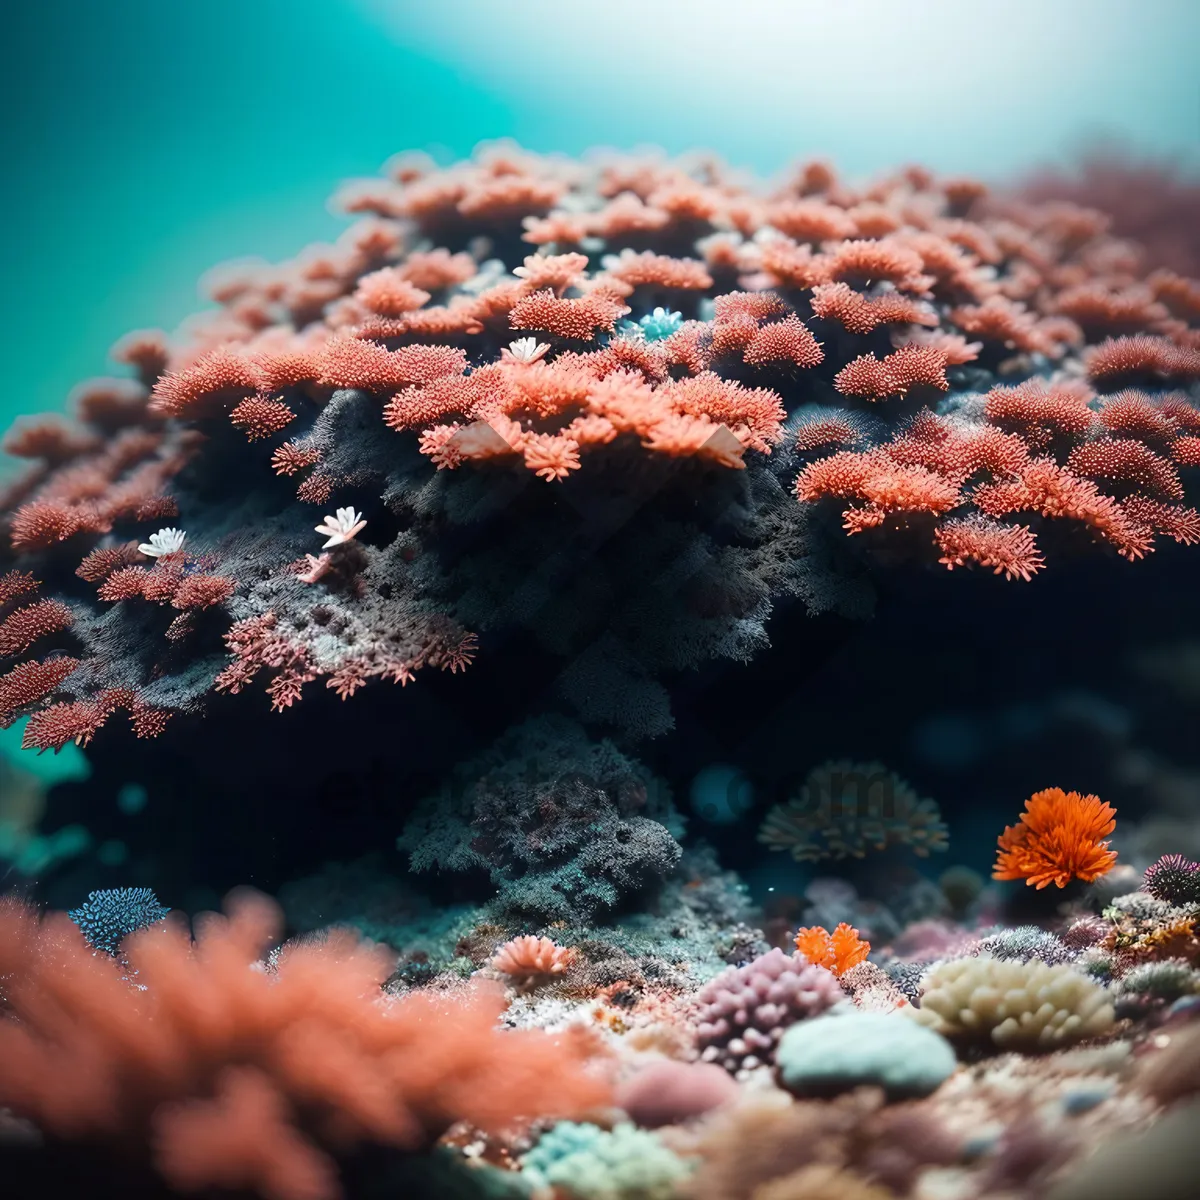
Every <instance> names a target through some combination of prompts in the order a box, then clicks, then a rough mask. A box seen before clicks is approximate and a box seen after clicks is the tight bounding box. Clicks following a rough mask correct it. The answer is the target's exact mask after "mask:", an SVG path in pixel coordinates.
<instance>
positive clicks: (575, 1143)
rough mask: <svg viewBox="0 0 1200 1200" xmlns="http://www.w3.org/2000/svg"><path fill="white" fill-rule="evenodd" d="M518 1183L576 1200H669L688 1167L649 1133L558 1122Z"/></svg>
mask: <svg viewBox="0 0 1200 1200" xmlns="http://www.w3.org/2000/svg"><path fill="white" fill-rule="evenodd" d="M521 1173H522V1177H523V1178H524V1179H525V1180H526V1181H528V1182H529V1183H531V1184H533V1185H534V1187H537V1188H550V1187H557V1188H561V1189H563V1190H564V1191H566V1192H567V1193H568V1194H569V1195H570V1196H572V1197H576V1198H577V1200H669V1197H671V1196H672V1195H674V1192H675V1184H676V1183H678V1182H679V1180H681V1179H684V1178H685V1177H686V1176H687V1175H688V1173H689V1167H688V1164H687V1163H686V1162H685V1161H684V1160H683V1159H681V1158H680V1157H679V1156H678V1155H676V1154H674V1153H673V1152H672V1151H670V1150H668V1149H667V1147H666V1146H664V1145H663V1144H662V1142H660V1141H659V1140H658V1138H657V1137H655V1136H654V1134H652V1133H647V1132H646V1131H645V1130H642V1129H637V1128H636V1127H635V1126H633V1125H628V1124H626V1125H618V1126H616V1128H614V1129H613V1130H612V1131H611V1132H606V1131H605V1130H603V1129H599V1128H597V1127H596V1126H595V1125H586V1124H580V1123H578V1122H575V1121H559V1122H558V1124H557V1125H555V1126H554V1127H553V1128H552V1129H551V1130H549V1132H547V1133H546V1134H544V1135H543V1136H542V1138H541V1139H540V1140H539V1141H538V1144H537V1145H536V1146H534V1148H533V1149H532V1150H530V1151H529V1153H528V1154H526V1155H524V1156H523V1157H522V1159H521Z"/></svg>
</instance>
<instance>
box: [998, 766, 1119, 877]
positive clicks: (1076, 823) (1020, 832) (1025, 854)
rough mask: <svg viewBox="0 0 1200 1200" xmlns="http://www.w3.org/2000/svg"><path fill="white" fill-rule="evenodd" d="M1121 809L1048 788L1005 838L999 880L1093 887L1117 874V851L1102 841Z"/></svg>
mask: <svg viewBox="0 0 1200 1200" xmlns="http://www.w3.org/2000/svg"><path fill="white" fill-rule="evenodd" d="M1116 815H1117V810H1116V809H1115V808H1113V807H1112V806H1111V805H1110V804H1105V803H1104V801H1102V800H1101V799H1100V798H1099V797H1098V796H1081V795H1080V794H1079V793H1078V792H1064V791H1063V790H1062V788H1047V789H1046V790H1045V791H1043V792H1037V793H1035V794H1034V795H1033V796H1031V797H1030V798H1029V799H1028V800H1026V801H1025V811H1024V812H1023V813H1022V814H1021V821H1020V823H1019V824H1017V825H1010V826H1009V827H1008V828H1007V829H1005V831H1004V832H1003V833H1002V834H1001V835H1000V837H999V839H998V842H999V847H1000V853H999V854H998V855H997V856H996V865H995V868H994V869H993V871H992V878H993V879H1024V880H1025V881H1026V882H1027V883H1028V884H1030V885H1031V886H1033V887H1036V888H1044V887H1046V886H1047V884H1051V883H1053V884H1056V885H1057V886H1058V887H1060V888H1061V887H1066V885H1067V882H1068V881H1069V880H1071V879H1083V880H1086V881H1087V882H1088V883H1090V882H1091V881H1092V880H1093V879H1099V878H1100V876H1101V875H1106V874H1107V873H1108V872H1109V871H1110V870H1112V867H1113V864H1114V863H1115V862H1116V861H1117V855H1116V851H1114V850H1110V849H1109V848H1108V843H1107V842H1105V841H1102V840H1101V839H1102V838H1104V837H1106V836H1107V835H1108V834H1110V833H1112V831H1113V830H1114V829H1115V828H1116V825H1117V822H1116Z"/></svg>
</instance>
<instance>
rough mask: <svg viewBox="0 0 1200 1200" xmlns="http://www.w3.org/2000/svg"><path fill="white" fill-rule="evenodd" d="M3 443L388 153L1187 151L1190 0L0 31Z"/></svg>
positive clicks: (477, 14) (210, 13)
mask: <svg viewBox="0 0 1200 1200" xmlns="http://www.w3.org/2000/svg"><path fill="white" fill-rule="evenodd" d="M4 29H5V38H6V41H7V42H8V44H9V47H10V55H9V56H8V57H9V62H8V65H7V67H6V71H5V72H4V74H3V78H2V79H0V88H2V89H3V93H4V112H5V119H4V122H3V129H2V132H0V137H2V138H3V144H4V145H3V155H2V158H0V161H3V163H4V165H5V168H6V171H7V173H8V179H7V182H6V187H5V188H4V191H3V196H4V200H3V205H4V217H3V221H2V222H0V247H2V249H0V258H2V261H3V263H4V277H5V287H4V289H3V297H2V299H0V304H2V305H3V314H2V320H0V329H2V330H3V338H4V345H5V349H4V354H5V361H6V364H7V366H8V370H7V372H6V386H5V387H4V388H3V389H2V390H0V426H2V425H6V424H7V422H8V421H9V420H10V419H11V418H12V417H13V416H14V415H16V414H19V413H25V412H36V411H40V410H45V409H54V408H61V407H62V405H63V403H64V402H65V398H66V395H67V392H68V391H69V389H70V387H71V385H72V384H73V383H74V382H75V381H77V380H78V379H80V378H81V377H84V376H87V375H91V374H98V373H103V372H104V371H105V370H106V362H105V354H106V351H107V348H108V347H109V346H110V345H111V344H112V342H113V341H114V340H115V339H116V338H117V337H118V336H120V334H122V333H123V332H125V331H126V330H128V329H130V328H135V327H139V326H146V325H157V326H163V327H166V328H172V327H173V326H174V325H175V324H176V323H177V322H178V321H179V320H180V319H181V318H182V317H183V316H185V315H186V314H187V313H188V312H189V311H192V310H194V309H195V308H196V307H197V297H196V279H197V278H198V276H199V275H200V274H201V273H202V272H203V271H204V270H205V269H206V268H208V267H209V266H211V265H212V264H213V263H215V262H218V261H220V260H223V259H228V258H233V257H238V256H243V255H249V254H253V255H261V256H265V257H268V258H282V257H287V256H290V255H291V254H293V253H294V252H295V251H296V250H297V249H298V248H299V247H300V246H301V245H302V244H304V243H305V242H308V241H311V240H315V239H319V238H326V237H329V236H331V235H332V234H334V233H335V232H336V231H337V229H338V228H339V227H340V225H339V222H338V221H337V220H336V219H335V218H334V217H333V216H332V215H330V214H329V212H328V211H327V209H326V208H325V201H326V198H327V197H328V195H329V194H330V192H331V191H332V189H333V186H334V185H335V184H336V182H337V181H338V180H339V179H341V178H343V177H345V176H353V175H362V174H367V173H372V172H374V171H376V170H377V168H378V167H379V165H380V164H381V163H382V161H383V160H384V159H385V158H386V157H387V156H388V155H389V154H391V153H393V152H394V151H396V150H400V149H404V148H409V147H420V148H427V149H435V150H437V151H438V152H439V153H440V154H442V155H444V156H452V155H462V154H466V153H468V152H469V151H470V150H471V148H472V147H473V146H474V145H475V144H476V143H477V142H479V141H480V140H481V139H488V138H496V137H502V136H507V137H513V138H516V139H517V140H518V141H520V142H521V143H522V144H524V145H527V146H529V147H531V148H532V149H535V150H539V151H562V152H566V153H572V154H575V153H579V152H581V151H582V150H584V149H585V148H587V147H588V146H591V145H595V144H607V145H615V146H620V147H623V148H631V147H633V146H636V145H638V144H646V143H655V144H659V145H662V146H664V147H665V148H666V149H668V150H670V151H672V152H677V151H681V150H685V149H690V148H694V147H707V148H711V149H714V150H716V151H718V152H719V153H721V154H723V155H724V156H725V157H727V158H728V159H730V160H731V161H733V162H734V163H736V164H739V165H742V166H746V167H751V168H754V169H756V170H758V171H765V172H769V171H772V170H775V169H778V168H779V167H781V166H783V165H784V164H785V163H786V162H787V161H789V160H790V159H792V158H794V157H797V156H802V155H809V154H815V153H821V154H829V155H831V156H832V157H834V158H835V159H836V160H837V161H838V162H839V163H841V164H843V165H844V166H845V167H846V168H847V169H848V170H850V171H851V172H854V173H867V172H870V171H872V170H876V169H880V168H882V167H884V166H887V165H892V164H895V163H897V162H903V161H910V160H919V161H923V162H926V163H929V164H930V165H932V166H934V167H935V168H939V169H943V170H953V171H968V172H972V173H975V174H979V175H983V176H985V177H988V178H992V179H997V178H1005V177H1010V176H1011V175H1013V174H1014V173H1016V172H1019V171H1021V170H1023V169H1025V168H1027V167H1029V166H1030V165H1032V164H1035V163H1039V162H1047V161H1055V160H1060V159H1062V158H1063V157H1064V156H1067V155H1069V154H1070V153H1072V152H1074V151H1076V150H1077V149H1078V148H1079V147H1080V145H1082V144H1083V143H1085V142H1086V141H1087V140H1088V139H1091V138H1096V137H1100V136H1118V137H1121V138H1123V139H1124V140H1125V141H1126V142H1127V143H1129V144H1130V145H1132V146H1133V147H1135V148H1137V149H1139V150H1145V151H1147V152H1153V153H1157V154H1173V155H1178V156H1182V157H1186V158H1191V159H1193V160H1194V159H1195V158H1196V157H1197V153H1198V147H1200V84H1198V82H1197V79H1198V72H1197V70H1196V67H1197V57H1198V55H1197V50H1196V47H1197V46H1198V45H1200V4H1197V3H1196V2H1195V0H1139V2H1133V0H1008V2H1007V3H1005V2H1001V0H969V2H968V0H908V2H907V3H905V4H894V3H892V2H891V0H836V2H835V0H738V2H736V3H734V2H732V0H729V2H726V3H717V2H715V0H658V3H654V2H653V0H649V2H643V0H637V2H634V0H610V2H609V3H606V4H599V3H596V2H594V0H506V2H503V3H501V2H495V0H419V2H413V0H205V2H204V3H186V2H184V0H109V2H108V3H98V2H94V0H42V2H41V3H39V4H37V5H32V4H20V5H18V4H13V5H10V6H9V11H8V12H7V13H6V16H5V24H4Z"/></svg>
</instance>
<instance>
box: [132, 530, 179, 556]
mask: <svg viewBox="0 0 1200 1200" xmlns="http://www.w3.org/2000/svg"><path fill="white" fill-rule="evenodd" d="M186 540H187V533H186V532H185V531H184V530H182V529H171V528H168V529H160V530H159V531H158V532H157V533H152V534H151V535H150V540H149V541H148V542H143V543H142V544H141V545H140V546H139V547H138V552H139V553H141V554H144V555H146V557H147V558H163V557H165V556H166V555H168V554H175V553H176V552H177V551H179V550H182V549H183V543H184V542H185V541H186Z"/></svg>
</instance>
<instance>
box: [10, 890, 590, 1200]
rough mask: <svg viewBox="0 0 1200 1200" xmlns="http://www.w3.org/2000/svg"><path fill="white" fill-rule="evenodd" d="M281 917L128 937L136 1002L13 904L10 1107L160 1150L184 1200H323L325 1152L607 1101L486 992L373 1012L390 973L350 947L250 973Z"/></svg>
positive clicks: (60, 1125)
mask: <svg viewBox="0 0 1200 1200" xmlns="http://www.w3.org/2000/svg"><path fill="white" fill-rule="evenodd" d="M277 921H278V918H277V914H276V913H275V911H274V908H273V906H272V905H271V904H270V903H269V902H268V901H266V900H265V898H263V897H257V896H248V895H247V896H242V897H240V898H237V899H236V901H235V902H234V903H232V904H231V907H230V911H229V915H228V917H226V918H217V917H215V916H214V917H212V918H211V919H210V920H209V921H208V922H207V923H206V925H205V926H204V928H203V930H202V931H201V933H200V937H199V940H198V941H197V942H196V943H195V945H194V946H193V944H192V943H191V940H190V938H189V937H188V936H187V935H186V934H182V933H180V932H178V931H175V930H172V929H169V928H167V927H159V928H155V929H151V930H146V931H143V932H142V933H140V934H137V935H134V936H133V937H132V938H130V939H128V940H126V942H125V943H124V949H125V952H126V954H127V956H128V958H129V960H130V962H131V963H132V964H133V966H134V969H135V970H136V972H137V976H138V980H139V984H138V986H137V987H136V988H134V987H133V986H132V985H131V984H129V983H128V982H127V981H126V980H125V979H124V978H123V977H122V976H121V974H120V971H119V969H118V968H117V967H116V966H115V965H114V964H113V963H112V960H110V959H109V958H108V956H107V955H103V956H94V955H93V954H92V953H91V951H90V949H89V948H88V947H87V946H86V945H85V943H84V942H83V939H82V937H81V936H80V934H79V932H78V931H77V930H74V929H73V928H72V926H71V925H70V923H69V922H67V921H66V918H62V917H50V918H47V919H45V920H39V918H38V917H37V915H35V914H34V913H32V912H30V911H28V910H26V909H23V908H21V907H20V906H16V905H12V904H8V905H6V906H5V907H4V908H3V910H0V922H2V928H0V977H4V978H6V980H10V981H12V982H6V985H5V996H4V999H5V1002H6V1006H7V1008H8V1009H10V1010H11V1012H12V1013H14V1014H15V1015H16V1016H17V1017H19V1020H4V1021H3V1022H0V1051H2V1055H0V1056H2V1057H3V1060H4V1069H3V1071H0V1104H3V1105H5V1106H7V1107H8V1108H10V1109H11V1110H12V1111H13V1112H15V1113H17V1114H19V1115H22V1116H27V1117H31V1118H33V1119H35V1120H36V1121H37V1122H38V1125H39V1126H40V1127H41V1128H42V1129H43V1130H44V1131H45V1132H46V1133H48V1134H52V1135H53V1136H55V1137H56V1138H60V1139H63V1140H64V1141H71V1140H78V1139H90V1138H96V1137H101V1136H105V1135H113V1134H120V1135H124V1136H127V1137H132V1138H135V1139H141V1140H143V1141H144V1142H145V1143H147V1144H151V1143H152V1147H153V1156H154V1160H155V1164H156V1166H157V1167H158V1169H159V1171H161V1172H162V1174H163V1175H164V1176H165V1177H166V1178H167V1179H168V1180H169V1181H170V1182H171V1183H172V1184H173V1185H174V1186H176V1187H178V1188H180V1189H183V1190H186V1191H192V1190H197V1189H201V1188H207V1187H212V1186H217V1187H226V1188H229V1187H235V1188H246V1189H250V1190H252V1191H257V1192H259V1193H260V1194H262V1195H264V1196H276V1197H282V1198H286V1200H310V1198H317V1200H319V1198H321V1197H330V1198H333V1197H336V1196H337V1195H338V1194H339V1189H338V1186H337V1179H336V1171H335V1167H334V1163H333V1160H332V1159H331V1158H330V1157H329V1155H328V1153H327V1152H326V1150H325V1149H322V1144H321V1143H322V1142H323V1141H326V1140H329V1145H330V1148H336V1147H338V1146H345V1145H346V1144H353V1143H354V1142H359V1141H363V1140H369V1141H375V1142H379V1143H382V1144H386V1145H393V1146H398V1147H401V1148H404V1149H410V1150H411V1149H416V1148H419V1147H423V1146H429V1145H431V1144H432V1143H433V1142H435V1141H436V1140H437V1138H438V1137H439V1136H440V1135H441V1134H442V1133H444V1132H445V1131H446V1130H447V1129H448V1128H449V1127H450V1126H451V1125H453V1124H454V1123H455V1122H456V1121H459V1120H462V1119H468V1120H470V1121H472V1122H473V1123H474V1124H476V1125H478V1126H479V1127H480V1128H487V1127H489V1126H490V1127H497V1128H498V1127H499V1126H501V1125H502V1124H503V1123H506V1122H511V1121H513V1120H515V1119H518V1118H520V1117H525V1118H532V1117H536V1116H551V1115H561V1116H567V1115H572V1114H577V1113H580V1112H582V1111H586V1110H587V1109H588V1108H589V1107H590V1106H592V1105H596V1104H599V1103H601V1102H603V1100H604V1099H605V1097H606V1094H607V1089H606V1087H605V1085H604V1083H603V1081H602V1080H601V1079H600V1078H599V1077H595V1078H593V1077H590V1076H589V1075H587V1074H586V1072H585V1071H584V1066H585V1063H586V1060H587V1057H588V1051H587V1047H586V1045H585V1044H584V1042H582V1041H567V1040H564V1039H563V1038H556V1039H551V1038H549V1037H547V1036H546V1035H544V1034H541V1033H515V1032H509V1033H504V1032H500V1031H498V1030H497V1029H496V1028H495V1018H496V1015H497V1012H498V1010H499V1004H498V1003H497V1002H496V1000H495V999H494V998H491V997H488V996H486V995H485V994H483V993H477V994H474V995H468V996H466V997H457V998H452V999H447V1000H445V1001H443V1002H442V1003H441V1004H439V1003H438V1001H437V1000H436V999H434V998H433V997H424V996H410V997H407V998H405V999H403V1000H399V1001H395V1002H393V1003H392V1004H391V1005H390V1006H389V1005H385V1004H382V1003H380V1002H379V1001H378V1000H377V999H376V998H375V996H374V995H373V994H372V992H373V991H375V992H377V991H378V985H379V983H380V982H382V980H383V978H384V976H385V975H386V974H387V964H386V960H381V959H380V956H379V954H378V953H377V952H376V951H374V950H373V949H371V948H370V947H368V946H365V945H362V944H356V943H355V940H354V939H348V938H345V937H343V938H340V939H330V940H328V941H327V942H325V943H324V944H323V945H309V946H296V947H294V948H292V949H290V950H289V951H288V952H287V953H286V954H284V955H283V956H281V958H280V961H279V963H278V966H277V968H276V971H275V972H274V973H273V975H271V976H268V974H266V973H265V972H262V971H255V970H253V969H252V968H253V964H254V963H255V961H256V956H257V955H258V954H259V953H260V952H261V951H262V950H263V949H264V948H265V946H266V945H267V944H268V943H269V941H270V940H271V938H272V936H273V935H275V934H276V932H277ZM64 922H65V924H64ZM72 934H73V935H74V936H72ZM322 1130H324V1133H322ZM331 1135H332V1137H331Z"/></svg>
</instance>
